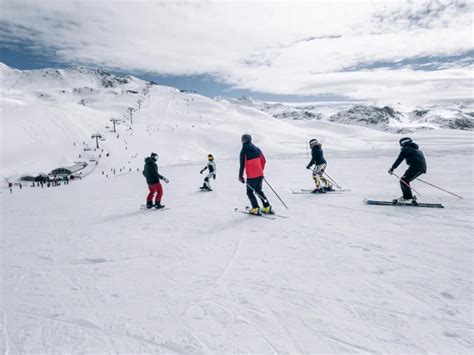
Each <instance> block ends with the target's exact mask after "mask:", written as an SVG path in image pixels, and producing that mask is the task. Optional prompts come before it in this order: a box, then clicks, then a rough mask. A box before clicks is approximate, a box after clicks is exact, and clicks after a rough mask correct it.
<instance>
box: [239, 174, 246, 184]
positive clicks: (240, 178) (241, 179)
mask: <svg viewBox="0 0 474 355" xmlns="http://www.w3.org/2000/svg"><path fill="white" fill-rule="evenodd" d="M239 181H240V182H241V183H242V184H245V179H244V177H243V176H239Z"/></svg>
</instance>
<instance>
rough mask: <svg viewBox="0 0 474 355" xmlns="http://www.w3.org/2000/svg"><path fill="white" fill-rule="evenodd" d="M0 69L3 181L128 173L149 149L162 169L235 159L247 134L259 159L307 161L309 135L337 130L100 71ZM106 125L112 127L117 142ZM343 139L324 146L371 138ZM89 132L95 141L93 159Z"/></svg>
mask: <svg viewBox="0 0 474 355" xmlns="http://www.w3.org/2000/svg"><path fill="white" fill-rule="evenodd" d="M0 69H1V75H2V96H1V100H2V101H1V103H2V105H1V107H2V111H1V123H2V148H3V149H2V152H1V160H0V161H1V175H2V176H3V177H6V178H8V179H16V178H18V177H19V176H21V175H24V174H36V173H38V172H45V173H48V172H49V171H51V170H52V169H54V168H57V167H59V166H68V165H71V164H73V163H74V162H76V161H86V162H91V161H92V162H93V163H94V164H97V167H98V168H101V170H100V173H101V172H102V171H104V176H105V175H106V172H107V170H109V171H111V170H112V169H116V170H117V171H119V170H122V171H130V169H131V170H136V169H137V168H141V165H142V162H143V157H144V156H145V155H148V154H149V153H150V151H151V150H156V151H158V152H160V153H162V154H161V159H162V160H161V162H162V163H164V164H172V163H173V164H177V163H183V162H192V161H200V160H201V159H202V157H205V156H206V155H207V154H208V153H209V152H212V153H213V154H216V155H218V156H220V157H223V158H229V157H233V158H235V157H236V156H237V154H238V151H239V147H240V135H241V134H242V133H245V132H247V133H250V134H252V135H253V136H254V138H255V139H256V141H258V142H259V144H260V145H261V146H262V148H264V149H265V151H266V152H267V154H274V155H295V154H300V153H304V152H306V150H307V147H306V142H307V141H308V140H309V139H310V138H312V137H313V136H314V135H317V136H318V138H319V139H320V140H321V141H322V142H323V143H324V141H325V139H331V138H333V137H338V136H339V135H340V134H341V133H340V132H342V131H343V130H344V129H343V128H342V127H341V126H338V125H332V124H318V123H317V122H307V124H305V123H304V122H303V123H302V124H299V123H298V124H292V122H287V121H284V120H279V119H275V118H274V117H272V116H271V115H269V114H267V113H265V112H262V111H261V110H258V109H255V108H254V107H249V106H246V105H236V104H234V103H232V102H229V101H226V100H222V101H219V100H212V99H209V98H207V97H204V96H200V95H196V94H191V93H182V92H180V91H179V90H178V89H175V88H171V87H165V86H159V85H151V84H150V83H147V82H144V81H142V80H139V79H137V78H134V77H130V76H128V77H124V78H120V77H115V76H113V75H111V74H108V73H106V72H104V71H100V70H97V71H91V70H86V69H70V70H51V69H44V70H33V71H18V70H14V69H10V68H8V67H6V66H3V67H1V68H0ZM130 112H131V114H130ZM111 119H116V120H118V123H117V126H116V132H115V133H114V132H112V130H113V124H112V123H111V121H110V120H111ZM351 131H352V132H355V134H351V136H352V137H353V138H352V140H357V139H359V140H360V142H359V143H360V144H353V142H351V141H350V140H347V141H340V140H333V141H332V143H331V147H332V148H333V149H336V148H341V149H353V148H352V147H353V146H360V145H363V142H362V141H364V140H366V138H367V136H375V135H379V134H378V133H377V132H368V131H367V130H364V129H360V130H355V131H354V130H351ZM96 133H99V134H101V136H102V140H101V141H100V144H99V146H100V149H97V150H94V147H95V146H96V142H95V139H92V138H91V137H92V135H93V134H96ZM357 136H358V138H357ZM107 155H108V156H107ZM105 157H106V158H107V159H105ZM97 161H99V163H96V162H97ZM96 175H97V174H93V176H96Z"/></svg>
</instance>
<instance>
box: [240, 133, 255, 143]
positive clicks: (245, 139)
mask: <svg viewBox="0 0 474 355" xmlns="http://www.w3.org/2000/svg"><path fill="white" fill-rule="evenodd" d="M241 140H242V143H250V142H252V136H251V135H250V134H243V135H242V138H241Z"/></svg>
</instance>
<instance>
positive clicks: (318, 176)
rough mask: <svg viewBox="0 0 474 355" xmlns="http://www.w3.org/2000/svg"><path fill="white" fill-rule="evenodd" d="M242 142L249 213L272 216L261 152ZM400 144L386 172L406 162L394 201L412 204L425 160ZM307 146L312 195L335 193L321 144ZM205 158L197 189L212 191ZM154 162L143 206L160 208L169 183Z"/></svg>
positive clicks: (149, 164)
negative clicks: (414, 184)
mask: <svg viewBox="0 0 474 355" xmlns="http://www.w3.org/2000/svg"><path fill="white" fill-rule="evenodd" d="M241 142H242V149H241V151H240V168H239V181H240V182H241V183H243V184H246V186H247V196H248V198H249V200H250V203H251V208H250V209H249V211H248V212H249V213H250V214H255V215H259V214H262V213H263V214H273V213H274V211H273V209H272V206H271V205H270V203H269V201H268V199H267V197H266V196H265V193H264V192H263V191H262V184H263V181H264V169H265V163H266V160H265V156H264V155H263V153H262V151H261V150H260V149H259V148H258V147H257V146H255V145H254V144H253V143H252V137H251V136H250V135H249V134H244V135H242V137H241ZM399 144H400V147H401V151H400V154H399V155H398V158H397V159H396V160H395V162H394V163H393V165H392V167H391V168H390V169H389V170H388V173H389V174H390V175H392V174H394V170H395V169H396V168H397V167H398V166H399V165H400V163H401V162H402V161H403V160H405V161H406V163H407V165H408V170H407V171H406V172H405V173H404V174H403V176H402V177H401V178H400V187H401V190H402V193H403V196H401V197H400V198H398V199H397V200H396V201H397V202H399V203H411V202H413V201H414V197H413V194H412V191H411V187H410V182H411V181H413V180H415V179H416V178H417V177H418V176H420V175H421V174H424V173H426V160H425V157H424V155H423V153H422V152H421V150H420V149H419V147H418V145H417V144H416V143H414V142H413V140H412V139H411V138H409V137H405V138H402V139H400V141H399ZM309 147H310V148H311V160H310V162H309V163H308V165H307V166H306V169H312V171H313V174H312V176H313V180H314V184H315V189H314V190H313V191H312V193H326V192H327V191H334V188H333V184H332V183H331V181H330V179H327V178H326V177H325V176H324V172H325V170H326V167H327V161H326V159H324V153H323V149H322V145H321V143H319V142H318V140H317V139H311V140H310V141H309ZM207 158H208V161H207V164H206V166H205V167H204V168H203V169H201V171H200V173H201V174H202V173H203V172H204V171H206V170H207V171H208V174H207V176H206V177H205V178H204V182H203V185H202V186H201V187H200V189H201V190H206V191H212V188H211V179H214V180H215V179H216V163H215V161H214V156H213V155H212V154H209V155H208V156H207ZM157 161H158V154H156V153H151V155H150V156H149V157H147V158H145V167H144V170H143V175H144V176H145V178H146V182H147V184H148V190H149V193H148V195H147V199H146V207H147V208H156V209H161V208H164V207H165V206H164V205H163V204H161V199H162V197H163V187H162V185H161V180H163V181H164V182H166V183H168V182H169V180H168V179H167V178H166V177H164V176H162V175H160V174H159V173H158V165H157ZM313 166H314V168H313ZM244 172H245V177H244ZM257 197H258V198H259V199H260V200H261V201H262V205H263V207H262V208H260V206H259V204H258V201H257Z"/></svg>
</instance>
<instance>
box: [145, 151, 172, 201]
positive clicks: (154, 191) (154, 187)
mask: <svg viewBox="0 0 474 355" xmlns="http://www.w3.org/2000/svg"><path fill="white" fill-rule="evenodd" d="M157 161H158V154H156V153H151V154H150V156H149V157H146V158H145V167H144V168H143V176H145V178H146V183H147V184H148V191H149V192H148V195H147V197H146V208H152V207H155V208H156V209H160V208H164V207H165V206H164V205H162V204H161V198H162V197H163V186H161V182H160V180H163V181H164V182H166V183H169V180H168V179H167V178H165V177H164V176H162V175H160V174H159V173H158V165H157V164H156V162H157ZM155 195H156V197H155ZM153 198H155V203H154V204H153Z"/></svg>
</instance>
